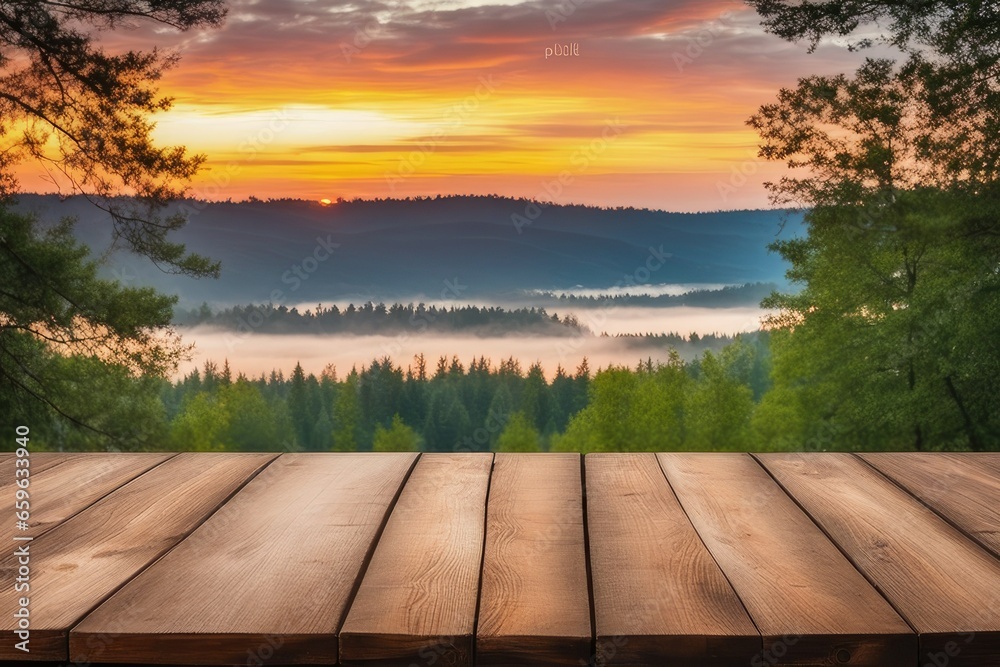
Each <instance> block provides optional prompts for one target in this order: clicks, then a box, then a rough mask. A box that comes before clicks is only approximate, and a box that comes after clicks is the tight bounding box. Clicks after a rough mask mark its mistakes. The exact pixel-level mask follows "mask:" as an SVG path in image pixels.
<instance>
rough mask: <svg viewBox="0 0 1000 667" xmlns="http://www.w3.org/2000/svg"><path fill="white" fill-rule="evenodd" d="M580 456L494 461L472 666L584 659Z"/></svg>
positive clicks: (586, 623) (586, 605) (586, 615)
mask: <svg viewBox="0 0 1000 667" xmlns="http://www.w3.org/2000/svg"><path fill="white" fill-rule="evenodd" d="M581 463H582V462H581V457H580V455H579V454H497V455H496V461H495V462H494V468H493V479H492V481H491V483H490V500H489V506H488V509H487V518H486V555H485V557H484V559H483V584H482V597H481V599H480V611H479V627H478V629H477V631H476V664H478V665H486V666H491V667H492V666H496V667H502V666H506V665H523V666H524V667H532V666H535V665H539V666H541V665H550V666H553V667H555V666H558V665H572V666H573V667H576V666H577V665H579V664H580V661H581V660H582V661H584V662H586V661H587V660H588V659H589V657H590V652H591V627H590V626H591V623H590V593H589V591H588V588H587V558H586V554H587V551H586V546H585V544H584V527H583V480H582V466H581Z"/></svg>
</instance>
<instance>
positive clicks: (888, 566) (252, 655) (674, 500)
mask: <svg viewBox="0 0 1000 667" xmlns="http://www.w3.org/2000/svg"><path fill="white" fill-rule="evenodd" d="M29 460H30V464H31V465H30V472H31V474H30V487H29V490H30V500H31V517H30V520H29V521H28V526H27V529H25V528H24V527H23V526H22V527H20V528H18V527H17V526H16V524H15V520H14V519H15V517H14V516H10V517H9V519H8V520H4V521H3V522H0V523H2V525H3V528H2V529H0V530H3V531H4V532H5V539H6V540H7V544H8V545H9V547H8V549H6V550H5V551H4V552H0V570H2V574H3V578H4V582H5V583H4V589H5V591H6V592H5V593H4V596H5V597H4V600H5V603H4V605H5V607H4V610H5V611H4V613H3V615H2V616H0V635H2V639H0V664H9V665H14V664H19V665H23V664H27V663H28V662H32V663H34V662H36V661H39V662H40V663H41V664H44V663H45V662H49V663H50V664H57V663H63V664H65V663H66V662H67V661H70V663H71V664H72V663H76V664H176V665H292V664H308V665H345V666H348V667H350V666H354V665H356V666H358V667H361V666H367V665H371V666H376V667H380V666H390V665H391V666H398V667H439V666H441V665H445V666H448V667H464V666H471V665H484V666H491V667H496V666H508V665H509V666H511V667H514V666H524V667H534V666H541V665H564V666H567V667H569V666H577V665H609V666H619V665H620V666H622V667H629V666H634V667H638V666H647V665H648V666H650V667H653V666H655V667H660V666H661V665H681V666H692V667H694V666H699V667H701V666H722V665H726V666H729V665H733V666H736V665H739V666H751V667H757V666H762V667H763V666H771V665H830V666H836V665H871V666H872V667H894V666H896V665H899V666H902V665H906V666H907V667H922V666H924V665H927V664H930V665H934V666H935V667H945V666H947V667H962V666H969V667H972V666H975V667H982V666H990V665H994V666H996V665H1000V453H985V454H966V453H928V454H924V453H901V454H886V453H878V454H857V455H856V454H833V453H830V454H828V453H781V454H759V455H755V454H731V453H718V454H713V453H669V454H647V453H631V454H590V455H587V456H585V457H581V456H579V455H576V454H496V455H494V454H488V453H484V454H420V455H418V454H372V453H357V454H350V453H343V454H340V453H285V454H259V453H183V454H169V453H167V454H164V453H151V454H125V453H108V454H98V453H94V454H75V453H74V454H59V453H35V454H31V455H30V458H29ZM16 463H17V462H16V460H15V457H14V455H13V454H9V453H8V454H0V498H3V503H4V506H6V507H8V508H9V509H11V510H13V505H14V499H15V492H16V490H17V485H16V483H15V482H16V479H17V478H16V477H15V471H16V469H17V468H16ZM11 514H13V512H11ZM26 538H30V540H29V539H26ZM22 547H26V549H27V551H28V553H30V558H29V559H28V560H29V565H28V566H27V567H28V568H29V571H30V574H29V575H28V578H29V579H30V589H29V590H28V591H22V592H15V581H19V579H17V578H18V576H19V575H21V576H23V575H24V574H25V573H24V570H23V569H21V568H22V567H24V565H23V560H24V551H23V550H22V551H21V552H17V551H16V550H17V549H21V548H22ZM19 596H30V598H29V600H30V604H29V605H28V608H29V610H30V643H29V648H30V653H25V652H23V651H21V650H18V649H17V647H16V645H17V643H18V642H19V641H21V640H22V638H19V637H18V636H17V634H16V633H17V631H18V629H19V626H18V624H19V622H20V619H19V618H18V617H17V616H15V612H16V611H17V610H18V608H19V606H20V604H21V602H20V601H19Z"/></svg>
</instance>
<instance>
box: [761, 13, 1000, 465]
mask: <svg viewBox="0 0 1000 667" xmlns="http://www.w3.org/2000/svg"><path fill="white" fill-rule="evenodd" d="M749 4H751V5H753V6H755V7H756V8H757V9H758V11H760V12H761V14H762V16H763V17H764V25H765V27H767V28H768V29H769V30H771V31H773V32H775V33H776V34H778V35H780V36H782V37H784V38H786V39H792V40H797V39H807V40H809V42H810V44H811V46H812V47H815V46H816V45H817V43H818V42H819V40H820V39H821V38H823V37H824V36H829V35H836V36H846V35H851V34H853V33H854V32H855V31H856V30H858V29H859V28H860V27H862V26H865V25H866V24H870V23H878V24H879V26H880V27H881V28H882V29H884V30H885V31H886V32H884V33H883V34H882V35H881V37H880V38H879V39H878V40H875V39H871V38H865V39H859V40H857V41H855V42H853V48H865V47H867V46H870V45H871V44H872V43H873V42H875V41H882V42H884V43H887V44H891V45H893V46H895V47H896V48H897V49H899V50H900V51H901V53H902V57H903V60H902V62H900V61H896V60H892V59H886V58H878V59H875V58H869V59H866V60H865V62H864V63H863V64H862V65H861V67H860V68H859V69H858V70H857V71H856V72H855V73H854V74H853V75H848V74H841V75H837V76H811V77H805V78H803V79H801V80H800V81H799V82H798V86H797V87H795V88H793V89H782V90H781V91H780V92H779V93H778V99H777V101H776V102H775V103H772V104H766V105H764V106H762V107H761V108H760V110H759V111H758V113H757V114H755V115H754V116H753V117H752V118H750V120H749V121H748V122H749V124H750V125H751V126H752V127H753V128H755V129H756V130H757V131H758V133H759V134H760V136H761V139H762V144H761V148H760V155H761V156H762V157H764V158H768V159H773V160H782V161H785V162H786V163H787V165H788V166H789V168H790V170H791V173H790V175H788V176H785V177H783V178H782V179H781V180H780V181H779V182H777V183H769V184H768V187H769V188H770V190H771V193H772V198H773V200H774V201H775V202H776V203H779V204H786V205H787V204H791V205H796V206H803V207H808V208H809V212H808V213H807V215H806V222H807V225H808V236H807V238H804V239H794V240H790V241H782V242H778V243H775V244H773V246H772V248H773V249H775V250H777V251H778V252H780V253H781V254H782V255H783V256H784V258H785V259H786V260H788V261H789V262H790V264H791V266H792V268H791V270H790V271H789V274H788V276H789V278H790V279H791V280H792V281H793V282H795V283H798V284H799V285H800V286H801V287H802V290H801V291H799V292H798V293H791V294H775V295H773V296H772V297H771V298H769V299H766V300H765V302H764V305H765V306H768V307H771V308H776V309H779V314H778V315H776V316H775V317H772V318H771V319H770V322H769V324H770V326H771V327H773V328H775V329H777V330H778V332H777V335H776V336H775V353H774V354H775V361H774V369H775V380H776V387H775V390H774V393H773V395H771V396H766V397H765V398H764V401H763V404H762V409H761V410H760V412H759V415H762V417H760V418H758V419H757V423H756V427H757V428H759V429H767V428H770V427H768V426H766V425H765V421H766V420H764V417H763V416H766V415H778V414H784V415H785V417H786V418H788V419H789V422H790V423H791V424H795V425H796V426H795V427H794V428H795V429H798V430H799V431H798V437H799V440H800V442H802V443H808V442H827V439H828V436H829V434H830V433H837V434H839V435H838V436H837V437H840V438H850V439H852V440H854V441H855V442H857V443H858V446H861V447H864V446H872V447H874V446H886V445H888V446H893V447H897V448H907V447H914V448H917V449H923V448H941V447H949V448H950V447H956V446H959V447H961V446H967V447H971V448H972V449H984V448H987V447H995V446H996V445H997V443H998V442H1000V423H998V420H997V417H996V415H997V414H1000V410H998V403H997V400H998V399H997V396H998V393H997V388H998V387H997V380H996V378H997V377H998V373H1000V353H998V352H997V346H996V341H997V340H1000V327H998V324H997V323H998V321H1000V319H998V316H1000V86H998V80H1000V79H998V75H1000V68H998V63H1000V49H998V41H997V39H996V37H997V31H998V29H1000V21H998V18H1000V8H998V7H997V5H996V3H990V2H934V1H927V2H907V3H897V2H889V1H885V2H877V1H876V2H856V1H829V2H811V3H791V2H781V1H776V0H750V2H749ZM779 400H780V401H781V402H782V403H784V404H785V405H784V406H783V407H781V408H779V407H778V405H777V401H779ZM789 401H790V402H791V403H792V404H793V405H795V406H797V409H798V410H800V411H801V412H802V413H804V414H805V415H808V417H807V418H803V417H802V416H796V417H789V415H788V413H787V409H788V402H789ZM772 432H773V429H772Z"/></svg>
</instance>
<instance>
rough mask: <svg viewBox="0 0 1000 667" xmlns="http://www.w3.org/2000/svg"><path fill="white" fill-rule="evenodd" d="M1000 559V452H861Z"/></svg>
mask: <svg viewBox="0 0 1000 667" xmlns="http://www.w3.org/2000/svg"><path fill="white" fill-rule="evenodd" d="M859 456H861V457H862V458H863V459H864V460H865V461H867V462H868V463H869V464H871V465H873V466H875V467H876V468H877V469H878V470H879V471H881V472H882V473H883V474H884V475H887V476H888V477H889V478H891V479H892V480H894V481H895V482H896V483H897V484H899V485H900V486H903V487H904V488H905V489H906V490H907V491H909V492H910V493H912V494H913V495H915V496H916V497H917V498H919V499H920V500H922V501H923V502H924V503H926V504H927V505H928V506H930V507H932V508H933V509H935V510H937V511H938V513H940V514H941V515H942V516H944V517H945V518H946V519H948V520H949V521H951V522H952V523H953V524H955V525H956V526H958V528H960V529H961V530H963V531H965V533H966V534H968V535H971V536H972V537H973V538H975V539H976V540H977V541H978V542H979V543H980V544H982V545H983V546H985V547H986V548H987V549H989V550H990V551H992V552H993V553H994V554H996V555H997V556H1000V454H995V453H994V454H985V455H984V454H972V453H944V452H934V453H930V452H909V453H902V454H884V453H878V454H859Z"/></svg>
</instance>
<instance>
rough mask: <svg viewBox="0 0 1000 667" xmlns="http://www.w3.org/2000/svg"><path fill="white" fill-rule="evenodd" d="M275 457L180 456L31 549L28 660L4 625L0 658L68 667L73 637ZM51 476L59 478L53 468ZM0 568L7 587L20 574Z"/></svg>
mask: <svg viewBox="0 0 1000 667" xmlns="http://www.w3.org/2000/svg"><path fill="white" fill-rule="evenodd" d="M273 458H274V455H273V454H180V455H178V456H175V457H173V458H171V459H169V460H167V461H165V462H164V463H162V464H160V465H158V466H156V467H155V468H153V469H152V470H149V471H148V472H146V473H144V474H142V475H139V476H138V477H136V478H135V479H133V480H132V481H130V482H128V483H126V484H124V485H123V486H121V487H119V488H118V489H117V490H115V491H113V492H112V493H110V494H108V495H107V496H105V497H104V498H102V499H101V500H100V501H98V502H97V503H95V504H93V505H92V506H90V507H88V508H87V509H85V510H83V511H82V512H80V513H79V514H77V515H75V516H73V517H72V518H70V519H67V520H66V521H64V522H63V523H61V524H59V525H58V526H56V527H54V528H52V529H51V530H49V531H48V532H46V533H45V534H44V535H42V536H41V537H39V538H38V539H35V540H32V541H31V542H30V543H29V544H30V553H31V555H30V567H31V581H30V587H31V588H30V591H29V594H30V600H31V605H30V609H31V642H32V643H31V645H30V647H31V652H30V654H27V655H25V654H22V653H20V652H18V651H16V649H15V648H14V634H13V631H14V629H15V627H14V621H15V619H14V618H13V616H12V615H11V614H4V615H3V617H2V618H0V658H2V659H22V660H23V659H31V660H66V659H67V658H68V655H67V635H68V633H69V629H70V628H71V627H72V626H73V625H75V624H76V623H77V622H78V621H79V620H80V619H82V618H83V617H84V616H85V615H86V614H87V613H89V612H90V611H91V610H92V609H93V608H94V607H96V606H97V605H98V604H100V603H101V602H102V601H103V600H104V599H105V598H107V597H108V596H109V595H111V594H112V593H114V592H115V590H117V589H118V588H119V587H120V586H122V584H124V583H126V582H127V581H128V580H129V579H131V578H132V577H133V576H134V575H135V574H137V573H138V572H140V571H142V570H143V569H144V568H145V567H147V566H149V565H150V564H151V563H152V562H153V561H154V560H156V559H157V558H159V557H160V556H162V555H163V554H164V553H165V552H166V551H167V550H168V549H170V548H171V547H173V546H174V545H175V544H177V543H178V542H180V541H181V540H182V539H183V538H184V537H185V536H186V535H187V534H188V533H190V532H191V531H192V530H194V528H196V527H197V526H198V525H199V524H200V523H201V522H202V521H203V520H204V519H205V518H206V517H208V515H210V514H211V513H212V512H214V511H215V510H216V509H217V508H218V507H219V506H220V505H221V504H222V503H224V502H225V501H226V500H227V499H228V498H229V496H230V495H232V494H233V492H235V491H236V490H237V489H238V488H239V487H240V485H242V484H243V483H244V482H245V481H246V480H247V479H248V478H249V477H250V475H252V474H253V473H254V472H256V471H257V470H258V469H259V468H260V467H261V466H263V465H265V464H266V463H267V462H268V461H270V460H271V459H273ZM53 470H58V467H57V468H54V469H53ZM17 561H18V558H17V557H15V556H14V555H13V554H11V555H9V556H5V557H4V558H3V559H2V560H0V576H2V579H3V581H13V580H14V576H15V573H16V572H17V569H18V562H17Z"/></svg>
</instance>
